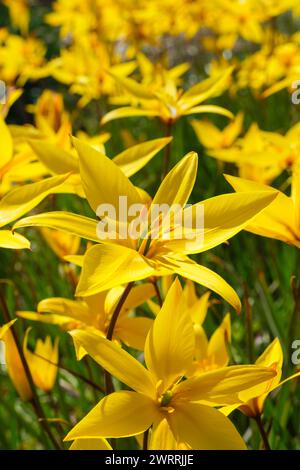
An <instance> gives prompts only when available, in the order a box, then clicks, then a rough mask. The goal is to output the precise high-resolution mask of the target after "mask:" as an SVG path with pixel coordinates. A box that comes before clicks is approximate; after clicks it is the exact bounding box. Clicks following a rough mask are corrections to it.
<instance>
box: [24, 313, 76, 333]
mask: <svg viewBox="0 0 300 470" xmlns="http://www.w3.org/2000/svg"><path fill="white" fill-rule="evenodd" d="M17 316H18V317H20V318H25V319H26V320H31V321H40V322H41V323H50V324H52V325H60V326H63V327H66V328H67V329H69V328H68V325H69V324H70V322H71V323H72V319H71V318H70V317H67V316H63V315H56V314H53V313H45V314H43V313H36V312H28V311H18V312H17ZM73 325H74V322H73ZM71 326H72V325H71ZM73 327H74V326H73Z"/></svg>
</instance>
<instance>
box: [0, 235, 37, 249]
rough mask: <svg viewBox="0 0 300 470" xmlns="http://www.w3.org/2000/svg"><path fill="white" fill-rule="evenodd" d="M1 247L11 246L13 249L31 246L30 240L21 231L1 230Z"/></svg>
mask: <svg viewBox="0 0 300 470" xmlns="http://www.w3.org/2000/svg"><path fill="white" fill-rule="evenodd" d="M0 248H11V249H13V250H20V249H23V248H30V241H29V240H27V238H25V237H23V236H22V235H20V234H19V233H16V232H15V233H13V232H11V231H10V230H0Z"/></svg>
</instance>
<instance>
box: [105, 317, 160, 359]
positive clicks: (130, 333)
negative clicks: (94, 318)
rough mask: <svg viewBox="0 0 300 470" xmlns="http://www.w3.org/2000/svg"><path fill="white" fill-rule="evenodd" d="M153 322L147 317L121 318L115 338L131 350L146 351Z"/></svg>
mask: <svg viewBox="0 0 300 470" xmlns="http://www.w3.org/2000/svg"><path fill="white" fill-rule="evenodd" d="M152 324H153V320H151V319H150V318H146V317H135V318H120V319H119V321H118V323H117V326H116V328H115V332H114V336H115V337H119V338H120V339H121V341H123V343H125V344H127V345H128V346H129V347H131V348H135V349H138V350H140V351H144V347H145V341H146V337H147V334H148V333H149V330H150V328H151V326H152Z"/></svg>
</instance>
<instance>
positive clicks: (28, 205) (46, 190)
mask: <svg viewBox="0 0 300 470" xmlns="http://www.w3.org/2000/svg"><path fill="white" fill-rule="evenodd" d="M67 177H68V175H62V176H53V177H51V178H47V179H44V180H43V181H39V182H37V183H32V184H26V185H24V186H21V187H19V188H16V189H13V190H12V191H10V192H9V193H7V194H6V195H5V196H4V197H3V198H2V199H1V202H0V227H2V226H3V225H6V224H8V223H9V222H12V221H13V220H15V219H17V218H18V217H21V216H22V215H23V214H25V213H26V212H28V211H30V210H31V209H33V207H35V206H37V205H38V204H39V203H40V202H41V201H42V200H43V199H44V198H45V197H46V196H48V194H51V193H53V191H54V189H55V188H57V187H58V186H59V185H61V184H62V183H63V182H64V181H65V180H66V178H67Z"/></svg>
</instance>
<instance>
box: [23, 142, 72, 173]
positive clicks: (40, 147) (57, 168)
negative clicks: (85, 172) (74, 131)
mask: <svg viewBox="0 0 300 470" xmlns="http://www.w3.org/2000/svg"><path fill="white" fill-rule="evenodd" d="M29 144H30V146H31V147H32V149H33V151H34V152H35V153H36V155H37V156H38V158H39V160H40V161H41V162H42V163H43V164H44V165H45V166H46V168H48V169H49V170H50V171H51V173H54V174H58V175H61V174H65V173H79V162H78V159H76V158H75V157H74V156H73V155H72V154H70V153H69V152H66V151H65V150H63V149H62V148H60V147H58V146H57V145H54V144H52V143H50V142H45V141H43V140H30V141H29Z"/></svg>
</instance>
